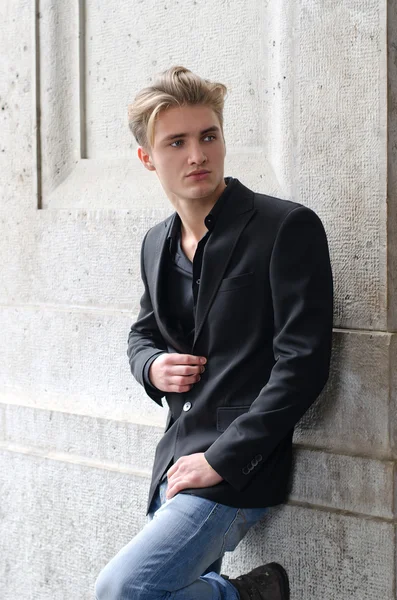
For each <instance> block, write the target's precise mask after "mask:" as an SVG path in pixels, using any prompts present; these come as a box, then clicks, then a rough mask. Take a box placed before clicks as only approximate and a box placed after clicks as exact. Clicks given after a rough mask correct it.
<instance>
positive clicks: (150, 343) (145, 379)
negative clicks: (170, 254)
mask: <svg viewBox="0 0 397 600" xmlns="http://www.w3.org/2000/svg"><path fill="white" fill-rule="evenodd" d="M146 237H147V234H146V235H145V237H144V239H143V242H142V249H141V277H142V281H143V285H144V291H143V294H142V297H141V301H140V307H141V308H140V311H139V315H138V319H137V321H136V322H135V323H134V324H133V325H132V327H131V330H130V333H129V335H128V348H127V356H128V360H129V363H130V368H131V373H132V374H133V376H134V377H135V379H136V380H137V381H138V383H140V384H141V385H142V386H143V387H144V389H145V391H146V393H147V395H148V396H150V398H152V400H154V401H155V402H157V404H159V405H160V406H162V401H161V398H162V397H163V396H164V395H165V392H163V391H161V390H159V389H158V388H156V387H155V386H154V385H152V383H151V382H150V380H149V368H150V365H151V363H152V362H153V361H154V360H155V358H157V356H159V355H160V354H162V353H163V352H167V345H166V343H165V341H164V339H163V337H162V335H161V333H160V331H159V329H158V327H157V322H156V318H155V316H154V312H153V306H152V302H151V299H150V292H149V287H148V283H147V278H146V274H145V264H144V263H145V259H144V255H145V241H146Z"/></svg>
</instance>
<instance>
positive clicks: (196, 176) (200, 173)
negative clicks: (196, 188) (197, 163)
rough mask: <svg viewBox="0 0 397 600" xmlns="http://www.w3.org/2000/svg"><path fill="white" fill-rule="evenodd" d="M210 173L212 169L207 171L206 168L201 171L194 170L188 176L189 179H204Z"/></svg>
mask: <svg viewBox="0 0 397 600" xmlns="http://www.w3.org/2000/svg"><path fill="white" fill-rule="evenodd" d="M209 173H210V171H205V170H204V169H201V170H200V171H193V173H190V174H189V175H187V176H186V177H188V178H189V179H204V178H205V177H207V175H209Z"/></svg>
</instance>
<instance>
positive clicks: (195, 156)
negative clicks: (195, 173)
mask: <svg viewBox="0 0 397 600" xmlns="http://www.w3.org/2000/svg"><path fill="white" fill-rule="evenodd" d="M188 160H189V164H190V165H202V164H203V163H205V162H206V160H207V157H206V155H205V153H204V152H203V148H202V146H201V145H200V143H197V142H194V143H192V144H191V146H190V148H189V159H188Z"/></svg>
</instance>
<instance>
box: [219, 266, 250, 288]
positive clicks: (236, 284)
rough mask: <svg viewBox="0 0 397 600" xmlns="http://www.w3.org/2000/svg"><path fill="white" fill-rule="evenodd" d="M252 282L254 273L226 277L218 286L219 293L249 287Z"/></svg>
mask: <svg viewBox="0 0 397 600" xmlns="http://www.w3.org/2000/svg"><path fill="white" fill-rule="evenodd" d="M253 281H254V273H253V272H252V271H251V272H250V273H242V275H235V276H234V277H227V278H226V279H223V280H222V283H221V285H220V286H219V291H220V292H226V291H227V290H237V289H238V288H241V287H245V286H247V285H251V283H252V282H253Z"/></svg>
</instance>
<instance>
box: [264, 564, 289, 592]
mask: <svg viewBox="0 0 397 600" xmlns="http://www.w3.org/2000/svg"><path fill="white" fill-rule="evenodd" d="M270 566H271V567H272V568H273V569H274V570H275V571H277V573H278V574H279V575H280V579H281V589H282V593H283V600H290V589H289V579H288V575H287V571H286V570H285V569H284V568H283V567H282V566H281V565H279V564H278V563H270V564H269V567H270Z"/></svg>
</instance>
